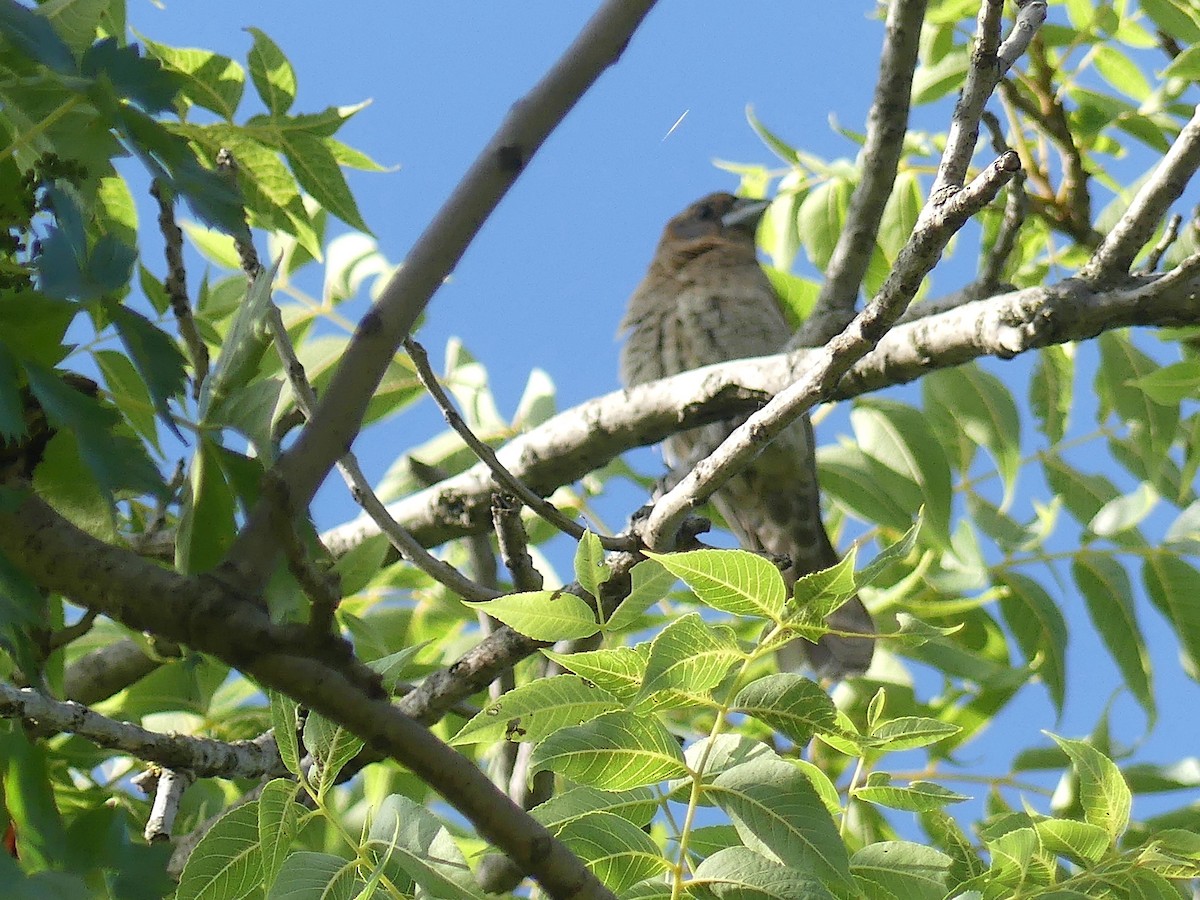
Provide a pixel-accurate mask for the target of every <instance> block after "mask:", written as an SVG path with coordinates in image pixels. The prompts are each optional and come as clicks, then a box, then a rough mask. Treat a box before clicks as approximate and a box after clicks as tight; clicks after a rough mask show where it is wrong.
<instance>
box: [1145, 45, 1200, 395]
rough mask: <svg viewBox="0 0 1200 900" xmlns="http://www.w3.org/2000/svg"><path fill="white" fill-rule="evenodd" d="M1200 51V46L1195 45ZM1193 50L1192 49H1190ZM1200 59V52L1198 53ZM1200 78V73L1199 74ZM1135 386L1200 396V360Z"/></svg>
mask: <svg viewBox="0 0 1200 900" xmlns="http://www.w3.org/2000/svg"><path fill="white" fill-rule="evenodd" d="M1192 50H1193V51H1200V47H1193V48H1192ZM1189 52H1192V51H1189ZM1197 58H1198V59H1200V53H1197ZM1197 80H1200V74H1198V75H1197ZM1131 383H1132V385H1133V386H1134V387H1138V388H1141V389H1142V390H1143V391H1145V392H1146V396H1147V397H1149V398H1150V399H1151V400H1153V401H1154V402H1155V403H1159V404H1162V405H1163V406H1174V405H1176V404H1178V403H1179V402H1180V401H1183V400H1195V399H1196V398H1197V397H1200V360H1196V359H1188V360H1184V361H1183V362H1177V363H1173V364H1172V365H1169V366H1163V367H1162V368H1161V369H1155V370H1154V371H1153V372H1150V373H1149V374H1148V375H1143V376H1142V377H1141V378H1136V379H1134V381H1133V382H1131Z"/></svg>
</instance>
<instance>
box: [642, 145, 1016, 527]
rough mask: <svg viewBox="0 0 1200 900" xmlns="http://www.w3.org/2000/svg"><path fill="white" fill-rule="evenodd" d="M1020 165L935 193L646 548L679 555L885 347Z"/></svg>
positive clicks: (698, 469) (656, 518)
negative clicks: (829, 329)
mask: <svg viewBox="0 0 1200 900" xmlns="http://www.w3.org/2000/svg"><path fill="white" fill-rule="evenodd" d="M947 152H949V149H948V150H947ZM1020 165H1021V162H1020V159H1019V158H1018V157H1017V154H1016V153H1013V152H1012V151H1009V152H1008V153H1006V154H1004V155H1003V156H1001V157H1000V158H999V159H998V160H996V161H995V162H994V163H992V164H991V165H990V166H988V167H987V168H986V169H985V170H984V171H983V172H981V173H980V174H979V176H978V177H977V178H976V179H975V180H974V181H972V182H971V183H970V184H968V185H967V186H966V187H964V188H961V189H959V190H958V191H956V192H954V193H946V192H942V193H941V194H940V195H936V198H935V196H934V195H931V197H930V200H929V202H927V203H926V205H925V208H924V209H923V210H922V211H921V215H920V216H919V217H918V220H917V227H916V229H915V230H914V231H913V234H912V236H911V237H910V238H909V240H908V242H907V243H906V244H905V245H904V248H903V249H902V250H901V251H900V254H899V256H898V258H897V260H896V265H895V267H894V268H893V270H892V273H891V274H890V275H889V276H888V278H887V280H886V281H885V282H884V284H883V287H882V288H881V289H880V291H879V294H877V295H876V297H875V298H874V299H873V300H872V301H871V303H870V304H868V306H867V308H866V309H864V310H863V311H862V312H861V313H859V314H858V315H857V316H855V318H854V320H853V321H852V322H851V323H850V324H849V325H848V326H847V327H846V330H845V331H843V332H842V333H841V334H839V335H837V336H836V337H834V338H833V339H832V340H831V341H830V342H829V343H828V344H827V345H826V346H825V347H822V348H820V349H819V350H816V351H814V352H813V354H812V355H811V356H810V357H809V360H808V362H809V365H808V366H807V367H806V368H805V370H804V373H803V374H802V375H801V377H800V378H799V380H797V381H796V382H795V383H793V384H792V385H790V386H789V387H787V388H786V389H784V390H783V391H781V392H780V393H779V394H777V395H776V396H775V397H774V399H772V400H771V402H770V403H768V404H767V405H766V406H764V407H763V408H762V409H760V410H759V411H758V412H756V413H754V414H753V415H751V416H750V417H749V418H748V419H747V420H746V421H745V423H743V424H742V425H740V426H738V427H737V428H736V429H734V431H733V432H732V433H731V434H730V436H729V437H728V438H726V440H725V441H723V442H722V444H721V446H720V447H718V448H717V450H716V451H715V452H714V453H713V454H712V455H710V456H709V457H708V458H707V459H704V460H702V461H701V462H700V463H698V464H697V465H696V466H695V467H694V468H693V469H692V471H691V472H689V473H688V474H687V476H685V477H684V478H683V480H682V481H680V482H679V484H677V485H676V486H675V487H674V488H672V489H671V490H670V491H668V492H667V493H666V494H664V495H663V496H662V497H661V498H660V499H659V500H658V501H657V502H656V503H655V504H654V507H653V509H652V510H651V512H650V515H649V516H648V517H647V518H646V520H645V521H644V523H643V524H642V527H641V531H640V536H641V538H642V540H643V541H645V544H646V546H648V547H650V548H651V549H658V550H670V549H674V546H675V539H676V535H677V533H678V530H679V525H680V523H682V522H683V520H684V519H685V518H686V517H687V515H688V513H690V512H691V510H692V509H694V508H695V507H696V506H698V505H699V504H701V503H703V502H704V501H705V500H707V499H708V498H709V497H711V496H712V495H713V493H714V492H715V491H716V490H717V489H718V488H719V487H720V486H721V485H722V484H724V483H725V481H727V480H728V479H729V478H730V477H731V476H732V475H733V474H734V473H735V472H737V471H738V469H740V468H741V467H742V466H744V465H745V464H746V463H747V462H749V461H750V460H751V459H752V458H753V457H754V456H755V455H757V454H758V453H759V452H760V451H761V450H762V448H763V446H764V445H765V444H767V443H768V442H770V441H771V440H772V439H773V438H774V437H775V436H776V435H777V434H779V432H780V431H782V430H783V429H784V428H786V427H787V426H788V425H790V424H791V423H792V422H794V421H795V420H796V419H797V418H798V417H799V416H801V415H803V414H804V413H805V412H807V411H808V410H809V409H811V408H812V407H813V406H814V405H815V404H816V403H817V402H818V401H820V400H822V399H824V398H826V397H828V396H830V395H831V394H832V392H833V389H834V387H835V386H836V385H837V382H838V380H839V379H840V378H841V377H842V376H843V375H844V374H845V373H846V372H847V371H848V370H849V368H850V367H851V366H852V365H853V364H854V363H855V362H857V361H858V360H859V359H861V358H862V357H863V356H864V355H866V353H867V352H868V351H869V350H870V349H871V348H872V347H873V346H874V345H875V344H876V343H878V342H879V340H880V338H882V337H883V335H884V334H885V333H886V332H887V330H888V328H889V327H890V326H891V324H892V322H894V321H895V319H896V318H897V317H898V316H899V315H900V313H901V312H903V311H904V308H905V307H906V306H907V305H908V303H909V302H910V301H911V300H912V298H913V296H915V294H916V292H917V289H918V288H919V287H920V285H921V281H922V280H923V279H924V277H925V275H926V274H928V273H929V271H930V270H931V269H932V268H933V267H934V265H935V264H936V263H937V261H938V260H939V259H940V258H941V253H942V250H944V249H945V246H946V244H947V243H948V242H949V241H950V238H951V237H953V236H954V234H955V233H956V232H957V231H958V230H959V229H960V228H962V226H963V225H964V224H965V223H966V221H967V219H968V218H970V217H971V216H972V215H974V214H975V213H977V212H978V211H979V210H980V209H982V208H983V207H984V206H986V205H987V204H988V203H990V202H991V200H992V199H993V198H994V197H995V196H996V194H997V193H999V191H1000V189H1001V188H1002V187H1003V186H1004V185H1005V184H1007V183H1008V181H1009V180H1010V179H1011V178H1012V176H1013V174H1014V173H1015V172H1016V171H1017V169H1018V168H1019V167H1020Z"/></svg>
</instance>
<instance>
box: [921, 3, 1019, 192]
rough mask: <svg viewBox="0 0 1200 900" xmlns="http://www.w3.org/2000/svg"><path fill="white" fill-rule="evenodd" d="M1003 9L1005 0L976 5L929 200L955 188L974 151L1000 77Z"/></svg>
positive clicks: (965, 175) (959, 182)
mask: <svg viewBox="0 0 1200 900" xmlns="http://www.w3.org/2000/svg"><path fill="white" fill-rule="evenodd" d="M1003 12H1004V0H983V5H982V6H981V7H980V9H979V19H978V21H977V22H976V26H975V49H974V50H973V51H972V52H971V66H970V68H969V69H968V70H967V82H966V84H965V85H964V86H963V90H962V93H961V94H960V95H959V98H958V102H957V103H956V104H955V105H954V113H953V116H952V117H951V120H950V131H949V133H948V134H947V136H946V149H945V151H944V152H943V153H942V161H941V164H940V165H939V166H938V173H937V177H936V178H935V179H934V182H933V187H932V188H930V189H929V198H930V200H936V199H937V197H938V196H939V195H941V194H942V193H943V192H945V191H950V192H952V191H956V190H958V189H959V188H961V187H962V184H963V182H964V181H965V180H966V177H967V168H968V167H969V166H970V164H971V157H972V156H974V155H975V142H976V141H977V140H978V139H979V119H980V117H981V116H982V115H983V107H984V105H985V104H986V103H987V100H988V97H990V96H991V95H992V91H993V90H994V89H995V87H996V85H997V83H999V81H1000V76H1001V71H1000V61H999V59H998V58H997V56H996V51H997V50H998V49H999V47H1000V17H1001V15H1002V14H1003ZM927 208H928V207H927Z"/></svg>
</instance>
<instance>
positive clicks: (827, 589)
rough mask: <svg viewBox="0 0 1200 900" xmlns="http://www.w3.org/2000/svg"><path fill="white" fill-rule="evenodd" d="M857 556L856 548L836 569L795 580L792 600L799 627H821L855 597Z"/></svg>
mask: <svg viewBox="0 0 1200 900" xmlns="http://www.w3.org/2000/svg"><path fill="white" fill-rule="evenodd" d="M857 556H858V551H857V548H855V547H851V548H850V552H849V553H847V554H846V555H845V556H844V557H842V559H841V560H840V561H839V562H838V563H836V564H835V565H832V566H830V567H829V568H828V569H821V570H820V571H818V572H810V573H809V574H807V575H802V576H801V577H800V578H798V579H796V584H795V585H794V586H793V588H792V597H793V599H794V600H795V603H796V606H797V607H798V608H799V610H800V615H799V621H800V622H801V623H803V624H806V625H810V626H811V625H818V626H819V625H822V623H824V621H825V620H826V619H827V618H828V617H829V616H830V614H832V613H833V612H834V611H835V610H837V609H839V608H840V607H841V606H843V605H844V604H845V603H846V601H847V600H849V599H850V598H851V597H853V596H854V594H855V592H856V591H857V590H858V585H857V579H856V578H855V577H854V563H855V560H856V559H857ZM789 624H792V623H789Z"/></svg>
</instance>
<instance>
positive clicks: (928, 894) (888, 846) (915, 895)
mask: <svg viewBox="0 0 1200 900" xmlns="http://www.w3.org/2000/svg"><path fill="white" fill-rule="evenodd" d="M953 864H954V861H953V860H952V859H951V858H950V857H949V856H947V855H946V854H944V853H942V852H940V851H938V850H934V849H933V848H932V847H923V846H921V845H920V844H913V843H910V842H909V841H877V842H876V843H874V844H869V845H867V846H866V847H863V848H862V849H861V850H859V851H858V852H857V853H855V854H854V856H853V857H852V858H851V859H850V871H852V872H853V873H854V877H855V880H856V881H857V882H858V883H859V885H860V888H861V887H865V886H866V885H873V886H875V888H876V889H877V890H878V891H879V892H880V893H879V896H891V897H905V898H911V900H941V898H942V897H944V896H945V895H946V891H947V888H949V887H950V868H951V866H952V865H953ZM864 882H865V884H864ZM885 891H886V892H887V893H883V892H885ZM874 893H875V891H866V892H865V894H866V896H872V895H873V894H874Z"/></svg>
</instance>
